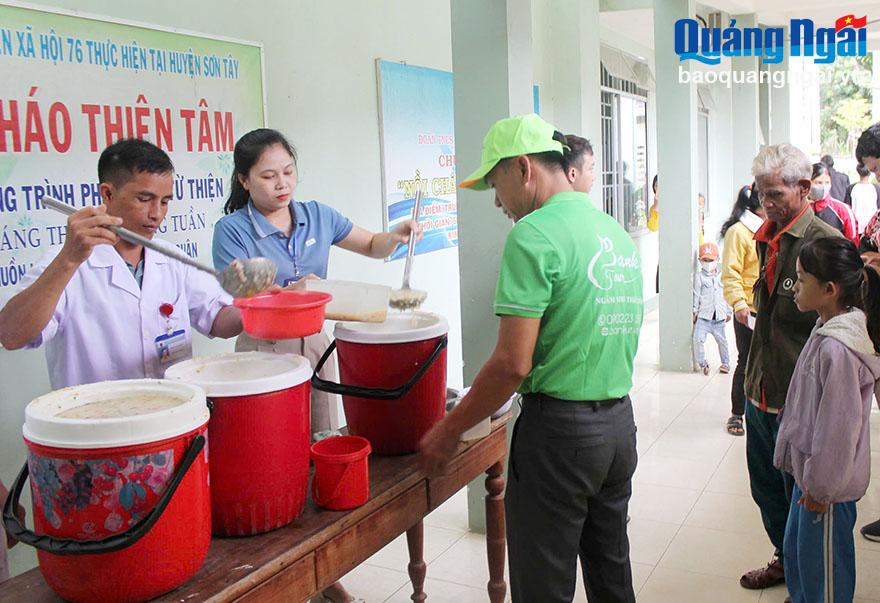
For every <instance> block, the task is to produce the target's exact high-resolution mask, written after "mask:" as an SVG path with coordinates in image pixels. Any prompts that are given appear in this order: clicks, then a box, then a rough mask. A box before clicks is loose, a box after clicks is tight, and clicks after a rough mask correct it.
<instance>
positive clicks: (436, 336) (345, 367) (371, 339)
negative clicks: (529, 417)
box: [312, 312, 449, 455]
mask: <svg viewBox="0 0 880 603" xmlns="http://www.w3.org/2000/svg"><path fill="white" fill-rule="evenodd" d="M448 332H449V325H448V323H447V322H446V319H445V318H443V317H442V316H439V315H437V314H432V313H430V312H402V313H398V314H390V315H389V316H388V319H387V320H386V321H385V322H383V323H364V322H344V323H337V324H336V328H335V330H334V335H335V337H336V341H334V342H333V343H332V344H331V345H330V347H329V348H328V349H327V351H326V352H325V353H324V355H323V357H322V358H321V360H320V362H319V363H318V367H317V368H316V369H315V373H314V375H313V376H312V386H313V387H315V388H317V389H320V390H322V391H327V392H330V393H335V394H341V395H342V401H343V406H344V407H345V419H346V422H347V423H348V432H349V433H350V434H351V435H357V436H362V437H364V438H367V439H368V440H369V441H370V444H371V446H372V449H373V452H375V453H377V454H389V455H390V454H410V453H413V452H416V451H417V450H418V444H419V440H421V439H422V436H424V435H425V434H426V433H427V432H428V430H429V429H431V427H432V426H433V425H434V424H435V423H437V422H438V421H440V419H442V418H443V415H444V413H445V412H446V345H447V333H448ZM334 349H336V350H338V359H339V377H340V381H341V383H330V382H327V381H324V380H323V379H321V378H319V377H318V371H320V370H321V368H322V366H323V365H324V363H325V362H327V360H328V359H329V357H330V355H331V354H332V353H333V350H334Z"/></svg>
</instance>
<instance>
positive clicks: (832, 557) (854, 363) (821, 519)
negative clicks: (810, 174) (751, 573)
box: [774, 238, 880, 603]
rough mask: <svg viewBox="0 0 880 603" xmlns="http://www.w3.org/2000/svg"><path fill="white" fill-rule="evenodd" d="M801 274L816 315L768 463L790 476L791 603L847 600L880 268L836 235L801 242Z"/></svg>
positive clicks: (877, 328)
mask: <svg viewBox="0 0 880 603" xmlns="http://www.w3.org/2000/svg"><path fill="white" fill-rule="evenodd" d="M797 274H798V280H797V283H796V284H795V294H794V295H795V303H796V304H797V306H798V309H800V310H801V311H802V312H808V311H816V312H817V313H818V314H819V320H818V322H817V323H816V327H815V328H814V329H813V332H812V334H811V335H810V338H809V339H808V340H807V343H806V345H805V346H804V349H803V351H802V352H801V354H800V357H799V358H798V362H797V365H796V366H795V370H794V374H793V375H792V378H791V385H790V387H789V390H788V397H787V398H786V402H785V408H784V411H783V412H782V413H780V417H781V418H780V427H779V435H778V437H777V440H776V453H775V457H774V464H775V465H776V467H777V468H779V469H781V470H782V471H785V472H787V473H790V474H791V475H793V476H794V479H795V488H794V492H793V493H792V499H791V508H790V510H789V515H788V523H787V525H786V529H785V542H784V547H783V548H784V555H783V557H784V559H785V578H786V583H787V585H788V592H789V594H790V595H791V600H792V602H793V603H813V602H816V603H818V602H823V603H832V602H833V601H838V602H841V601H847V602H848V601H852V599H853V593H854V591H855V584H856V577H855V573H856V563H855V545H854V543H853V528H854V526H855V521H856V501H857V500H858V499H859V498H861V497H862V496H863V495H864V494H865V491H866V490H867V488H868V482H869V480H870V474H871V444H870V441H869V433H870V428H869V423H868V419H869V416H870V412H871V403H872V402H871V400H872V395H873V394H874V390H875V388H876V387H877V382H878V379H880V355H878V350H880V275H878V274H877V273H876V272H874V271H873V270H872V269H870V268H866V267H865V265H864V263H863V262H862V259H861V257H860V256H859V252H858V250H857V249H856V246H855V245H853V243H852V242H851V241H848V240H846V239H839V238H833V239H832V238H828V239H817V240H814V241H811V242H809V243H807V244H806V245H804V247H803V248H802V250H801V252H800V255H799V256H798V263H797ZM866 312H867V314H866Z"/></svg>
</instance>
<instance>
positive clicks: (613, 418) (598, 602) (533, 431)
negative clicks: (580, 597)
mask: <svg viewBox="0 0 880 603" xmlns="http://www.w3.org/2000/svg"><path fill="white" fill-rule="evenodd" d="M636 463H637V453H636V426H635V423H634V421H633V413H632V405H631V404H630V400H629V397H626V398H623V399H622V400H621V401H619V402H617V403H614V404H612V403H610V401H606V402H605V403H604V404H599V403H591V402H566V401H562V400H555V399H552V398H547V397H543V396H528V397H526V399H525V401H524V404H523V411H522V414H521V415H520V417H519V419H517V422H516V425H515V426H514V433H513V440H512V443H511V450H510V462H509V465H508V481H507V493H506V495H505V508H506V513H507V551H508V558H509V562H510V592H511V596H512V599H513V601H514V603H534V602H538V601H540V602H541V603H557V602H558V603H569V602H570V601H571V600H572V599H573V598H574V592H575V584H576V580H577V574H576V572H577V560H578V557H580V560H581V567H582V570H583V574H584V584H585V586H586V590H587V598H588V600H589V601H590V602H591V603H633V602H634V601H635V594H634V593H633V587H632V571H631V568H630V559H629V538H628V537H627V533H626V515H627V507H628V506H629V499H630V495H631V494H632V482H631V479H632V475H633V472H634V471H635V468H636Z"/></svg>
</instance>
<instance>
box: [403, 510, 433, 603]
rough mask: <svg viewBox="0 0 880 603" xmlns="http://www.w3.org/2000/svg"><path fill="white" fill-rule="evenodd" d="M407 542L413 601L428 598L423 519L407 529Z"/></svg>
mask: <svg viewBox="0 0 880 603" xmlns="http://www.w3.org/2000/svg"><path fill="white" fill-rule="evenodd" d="M406 544H407V546H408V547H409V566H408V567H407V569H408V570H409V579H410V580H411V581H412V585H413V594H412V596H411V597H410V599H412V600H413V601H416V602H421V601H424V600H425V599H427V598H428V595H426V594H425V575H426V574H427V573H428V566H427V565H425V554H424V553H425V524H423V523H422V522H421V521H419V523H417V524H416V525H414V526H413V527H411V528H410V529H408V530H407V531H406Z"/></svg>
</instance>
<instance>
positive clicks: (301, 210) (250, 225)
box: [213, 128, 421, 602]
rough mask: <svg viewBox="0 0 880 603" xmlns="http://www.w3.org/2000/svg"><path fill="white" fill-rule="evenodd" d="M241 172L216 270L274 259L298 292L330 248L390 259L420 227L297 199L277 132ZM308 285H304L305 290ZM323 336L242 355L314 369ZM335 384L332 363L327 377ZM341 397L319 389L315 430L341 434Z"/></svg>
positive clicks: (281, 277)
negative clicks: (298, 360)
mask: <svg viewBox="0 0 880 603" xmlns="http://www.w3.org/2000/svg"><path fill="white" fill-rule="evenodd" d="M233 159H234V164H235V167H234V170H233V174H232V186H231V191H230V195H229V200H228V201H227V202H226V206H225V208H224V211H225V213H226V215H225V216H224V217H223V218H221V219H220V220H219V221H218V222H217V224H216V225H215V226H214V242H213V255H214V267H215V268H216V269H217V270H223V269H224V268H226V266H228V265H229V263H230V262H232V260H234V259H241V258H250V257H267V258H270V259H271V260H273V261H274V262H275V264H276V265H277V266H278V276H277V277H276V283H277V284H278V285H280V286H282V287H294V288H296V287H297V285H296V283H298V282H299V281H300V280H301V279H304V278H316V277H317V278H326V277H327V263H328V260H329V257H330V247H332V246H333V245H337V246H339V247H341V248H343V249H347V250H349V251H354V252H356V253H359V254H361V255H365V256H367V257H372V258H385V257H388V256H389V255H391V253H392V252H393V251H394V249H395V248H396V247H397V245H399V244H401V243H403V244H406V243H407V242H408V241H409V237H410V234H411V233H412V232H413V231H414V232H415V234H416V236H419V234H420V232H421V229H420V228H419V227H418V225H417V224H416V223H415V222H413V221H412V220H409V221H407V222H404V223H402V224H400V225H399V226H398V227H397V228H396V229H395V230H394V232H380V233H373V232H370V231H368V230H366V229H364V228H361V227H360V226H357V225H355V224H353V223H352V222H351V220H349V219H348V218H346V217H345V216H343V215H342V214H340V213H339V212H338V211H336V210H335V209H333V208H331V207H329V206H327V205H324V204H322V203H319V202H318V201H306V202H302V201H295V200H294V199H293V194H294V191H295V190H296V184H297V169H296V151H295V150H294V149H293V147H292V146H291V145H290V143H289V142H288V141H287V139H286V138H285V137H284V135H283V134H281V133H280V132H278V131H277V130H271V129H268V128H260V129H257V130H253V131H251V132H248V133H247V134H245V135H244V136H242V137H241V138H240V139H239V140H238V142H237V143H236V144H235V150H234V152H233ZM301 285H302V283H300V286H301ZM329 343H330V342H329V340H328V339H327V337H326V336H325V335H324V334H323V333H318V334H317V335H312V336H311V337H306V338H304V339H295V340H284V341H262V340H255V339H253V338H250V337H248V336H247V335H244V334H243V335H240V336H239V338H238V341H237V342H236V345H235V349H236V351H249V350H261V351H273V352H286V353H295V354H300V355H302V356H305V357H306V358H308V359H309V360H310V361H311V362H312V364H313V365H314V364H315V363H316V361H317V360H318V359H319V358H320V356H321V354H323V352H324V350H326V349H327V346H328V345H329ZM321 377H323V378H324V379H332V380H335V379H336V368H335V366H333V363H332V362H331V363H328V364H327V365H325V368H324V370H323V371H322V372H321ZM337 408H338V403H337V400H336V396H332V395H330V394H326V393H324V392H319V391H317V390H312V400H311V421H312V432H313V433H314V432H318V431H324V430H327V429H336V428H337V427H339V424H338V419H337V417H338V412H337ZM324 596H325V598H326V599H329V600H331V601H336V602H341V601H350V600H351V597H350V595H348V593H346V592H345V590H344V589H342V587H341V585H339V584H338V583H337V584H336V585H334V586H333V587H331V588H330V589H328V590H327V591H325V593H324Z"/></svg>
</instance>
